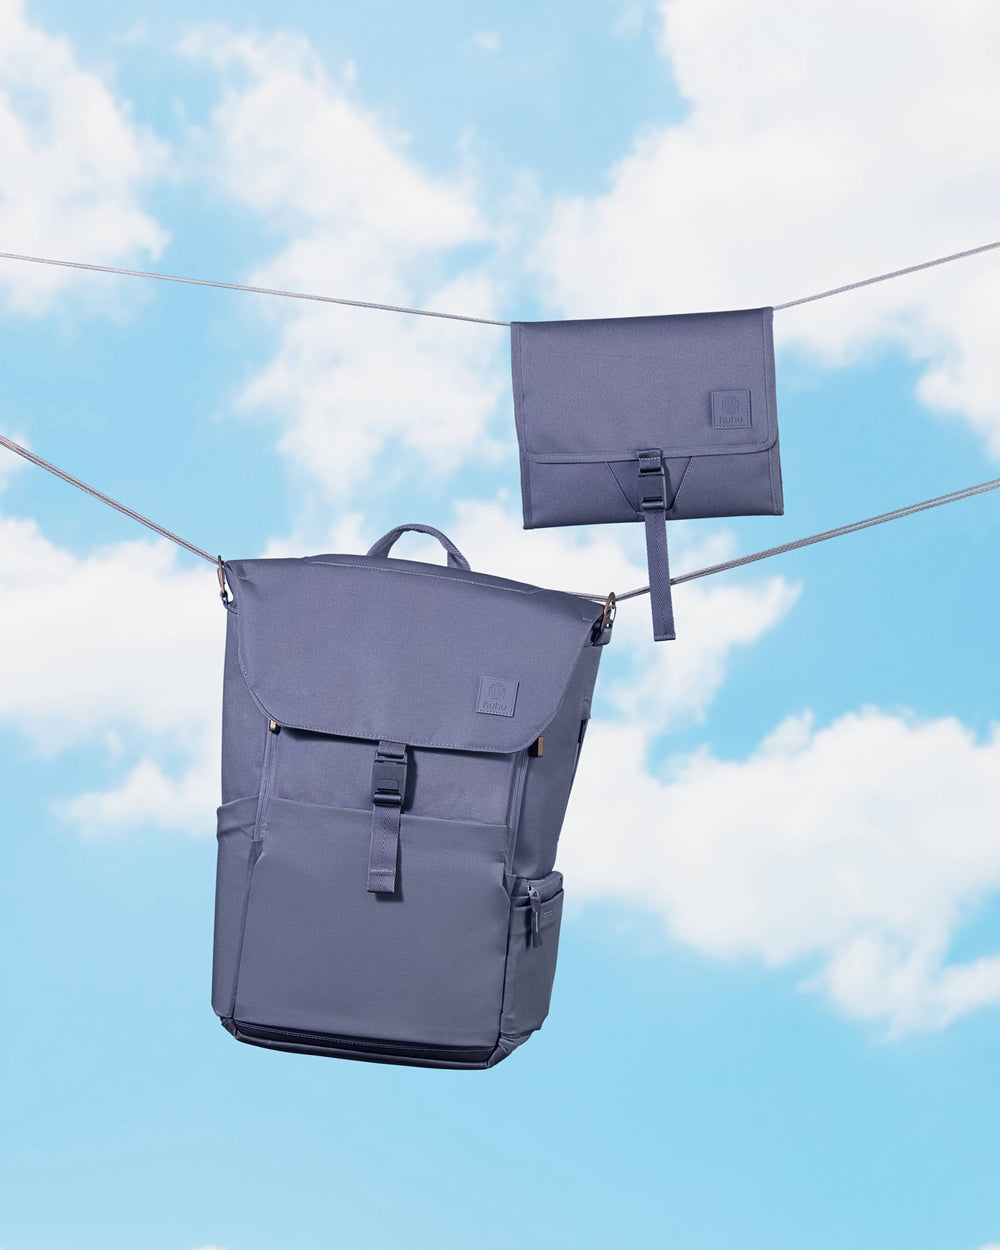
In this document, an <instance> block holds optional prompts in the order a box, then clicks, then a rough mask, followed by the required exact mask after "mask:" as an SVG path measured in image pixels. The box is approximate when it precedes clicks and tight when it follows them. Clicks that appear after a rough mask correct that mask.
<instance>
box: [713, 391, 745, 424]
mask: <svg viewBox="0 0 1000 1250" xmlns="http://www.w3.org/2000/svg"><path fill="white" fill-rule="evenodd" d="M712 426H713V428H714V429H716V430H748V429H749V428H750V392H749V391H713V392H712Z"/></svg>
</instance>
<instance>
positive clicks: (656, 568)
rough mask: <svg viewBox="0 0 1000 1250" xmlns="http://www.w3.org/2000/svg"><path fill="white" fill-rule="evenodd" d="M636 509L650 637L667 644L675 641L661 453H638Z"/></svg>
mask: <svg viewBox="0 0 1000 1250" xmlns="http://www.w3.org/2000/svg"><path fill="white" fill-rule="evenodd" d="M638 470H639V506H640V508H641V509H642V516H643V520H644V522H645V526H646V563H647V564H648V566H649V602H650V607H651V608H652V612H653V637H654V638H655V640H656V641H657V642H667V641H669V640H670V639H672V638H675V637H676V634H675V632H674V605H673V601H672V599H671V595H670V561H669V558H668V555H667V519H666V512H667V479H666V474H665V473H664V471H663V453H662V452H661V451H660V450H658V449H656V448H653V449H650V450H649V451H640V452H639V455H638Z"/></svg>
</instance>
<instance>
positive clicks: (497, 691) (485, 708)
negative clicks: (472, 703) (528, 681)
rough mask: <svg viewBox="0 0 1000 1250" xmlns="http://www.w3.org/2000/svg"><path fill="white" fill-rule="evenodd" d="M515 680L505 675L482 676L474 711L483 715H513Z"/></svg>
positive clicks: (515, 691)
mask: <svg viewBox="0 0 1000 1250" xmlns="http://www.w3.org/2000/svg"><path fill="white" fill-rule="evenodd" d="M516 702H517V682H516V681H512V680H511V679H509V678H507V677H483V678H481V679H480V682H479V698H478V699H477V700H476V711H477V712H481V713H482V714H483V715H484V716H513V715H514V704H515V703H516Z"/></svg>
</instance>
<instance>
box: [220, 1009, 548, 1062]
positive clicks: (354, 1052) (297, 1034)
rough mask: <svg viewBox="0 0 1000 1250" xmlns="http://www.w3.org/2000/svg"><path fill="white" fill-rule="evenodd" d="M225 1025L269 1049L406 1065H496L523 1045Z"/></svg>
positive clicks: (505, 1041)
mask: <svg viewBox="0 0 1000 1250" xmlns="http://www.w3.org/2000/svg"><path fill="white" fill-rule="evenodd" d="M222 1026H223V1028H224V1029H225V1030H226V1031H227V1032H228V1033H231V1034H232V1035H233V1037H235V1038H236V1040H237V1041H238V1042H246V1043H247V1044H248V1045H250V1046H262V1047H264V1048H265V1049H268V1050H288V1051H293V1052H294V1053H296V1054H300V1055H324V1056H326V1057H328V1058H334V1059H360V1060H363V1061H364V1062H365V1063H392V1064H405V1065H406V1066H407V1067H418V1068H457V1069H471V1070H481V1069H483V1068H492V1067H494V1066H495V1065H496V1064H498V1063H500V1061H501V1060H503V1059H506V1058H507V1056H508V1055H509V1054H510V1053H511V1051H512V1050H514V1049H515V1047H516V1046H518V1045H519V1044H520V1042H521V1041H523V1040H525V1039H524V1038H518V1039H517V1040H516V1041H514V1040H509V1039H507V1038H500V1039H499V1041H498V1042H497V1044H496V1046H494V1047H492V1048H490V1047H489V1046H482V1047H463V1046H423V1045H421V1044H420V1043H418V1042H385V1041H379V1040H378V1039H376V1038H364V1037H332V1036H330V1035H328V1034H325V1033H307V1032H304V1031H303V1030H301V1029H275V1028H269V1027H266V1026H264V1025H259V1024H248V1023H246V1022H245V1021H243V1020H233V1019H232V1018H230V1019H225V1020H223V1021H222Z"/></svg>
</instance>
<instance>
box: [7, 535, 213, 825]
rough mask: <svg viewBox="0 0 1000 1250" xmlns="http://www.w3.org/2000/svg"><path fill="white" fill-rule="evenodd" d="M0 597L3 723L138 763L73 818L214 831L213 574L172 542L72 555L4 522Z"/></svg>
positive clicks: (53, 747)
mask: <svg viewBox="0 0 1000 1250" xmlns="http://www.w3.org/2000/svg"><path fill="white" fill-rule="evenodd" d="M0 599H2V601H3V604H4V611H3V613H2V615H0V724H4V723H6V724H8V725H10V726H16V728H17V730H18V731H19V732H20V733H21V734H23V735H24V736H25V737H27V738H28V739H29V740H30V741H33V742H34V743H35V745H36V746H37V747H38V748H39V749H40V750H42V751H45V752H56V751H59V750H62V749H65V748H67V747H70V746H72V745H75V744H79V743H96V744H97V745H99V746H104V747H105V749H106V751H107V758H108V760H109V762H111V763H112V764H115V763H116V762H119V761H120V760H122V759H125V760H127V759H129V758H135V757H136V756H137V755H139V756H140V762H139V763H138V765H137V766H136V767H135V768H134V769H133V770H132V771H131V773H130V775H129V776H128V777H127V778H126V780H125V781H124V783H121V784H119V785H115V786H113V787H112V790H111V791H110V793H108V794H104V795H86V796H83V797H80V798H78V799H76V800H70V801H68V803H66V804H65V805H64V807H63V810H64V812H65V814H67V815H69V816H71V817H73V818H74V819H76V820H78V821H79V822H81V824H82V826H83V827H84V828H85V829H86V831H88V832H90V833H96V832H100V831H101V828H106V829H109V830H110V829H114V828H122V827H124V826H126V825H128V824H134V823H137V822H141V821H144V820H149V821H151V822H153V823H156V824H158V825H160V826H161V827H165V828H175V829H182V830H185V829H186V830H190V831H192V832H195V831H198V830H201V829H205V830H206V831H210V826H211V823H212V822H211V812H212V810H213V809H214V807H215V806H216V804H217V803H218V761H219V708H220V703H221V694H222V648H223V642H224V636H225V634H224V631H225V617H224V613H223V611H222V608H221V606H220V604H219V600H218V595H217V593H216V584H215V573H214V571H213V570H212V569H211V568H209V567H208V565H207V564H206V565H204V567H198V568H195V569H190V570H189V569H186V568H181V567H179V566H178V562H177V558H176V553H175V549H174V548H173V547H172V546H171V545H170V544H168V543H166V542H145V541H136V542H127V543H121V544H119V545H116V546H113V547H108V548H105V549H102V550H99V551H96V552H94V553H92V554H90V555H88V556H84V557H77V556H74V555H72V554H70V553H69V552H66V551H63V550H61V549H59V548H58V547H56V546H54V545H53V544H52V543H51V542H49V541H48V539H46V538H45V537H44V535H43V534H42V533H41V532H40V531H39V529H38V526H37V525H36V524H35V523H34V522H33V521H28V520H18V519H13V518H9V517H2V516H0ZM151 753H153V754H155V757H156V759H157V762H156V763H154V762H152V757H151Z"/></svg>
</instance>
